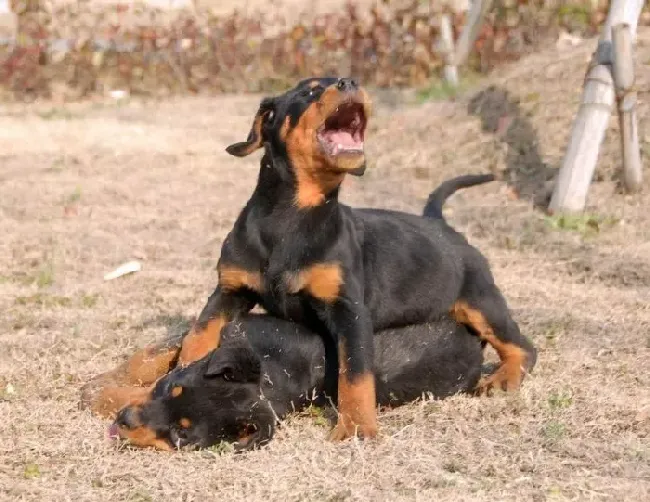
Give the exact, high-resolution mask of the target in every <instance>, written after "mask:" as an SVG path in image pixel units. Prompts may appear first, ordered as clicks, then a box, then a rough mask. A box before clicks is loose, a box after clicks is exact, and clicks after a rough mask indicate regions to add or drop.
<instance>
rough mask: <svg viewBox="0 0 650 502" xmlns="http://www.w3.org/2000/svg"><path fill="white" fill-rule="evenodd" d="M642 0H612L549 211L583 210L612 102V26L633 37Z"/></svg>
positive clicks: (586, 80)
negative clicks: (627, 30) (625, 29)
mask: <svg viewBox="0 0 650 502" xmlns="http://www.w3.org/2000/svg"><path fill="white" fill-rule="evenodd" d="M643 1H644V0H612V3H611V5H610V9H609V13H608V15H607V21H606V22H605V25H604V27H603V31H602V33H601V37H600V40H599V42H598V48H597V49H596V53H595V54H594V57H593V59H592V63H591V68H590V69H589V71H588V73H587V77H586V79H585V85H584V89H583V94H582V104H581V105H580V109H579V110H578V114H577V116H576V118H575V121H574V123H573V129H572V131H571V137H570V139H569V145H568V147H567V152H566V154H565V156H564V160H563V161H562V166H561V167H560V172H559V175H558V179H557V183H556V184H555V189H554V191H553V196H552V197H551V202H550V204H549V208H548V209H549V211H550V212H561V211H565V212H578V211H582V210H584V208H585V205H586V201H587V192H588V190H589V185H590V184H591V180H592V178H593V175H594V171H595V170H596V163H597V162H598V153H599V150H600V145H601V143H602V141H603V138H604V137H605V131H606V130H607V125H608V123H609V119H610V116H611V108H612V105H613V103H614V84H613V79H612V74H611V70H610V64H611V60H612V50H611V45H612V42H611V40H612V29H611V28H612V26H616V25H617V24H620V23H623V24H628V25H629V26H630V33H631V34H632V35H634V34H636V26H637V24H638V22H639V16H640V15H641V10H642V8H643Z"/></svg>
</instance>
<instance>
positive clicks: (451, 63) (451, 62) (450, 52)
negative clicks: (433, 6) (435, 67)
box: [440, 12, 458, 87]
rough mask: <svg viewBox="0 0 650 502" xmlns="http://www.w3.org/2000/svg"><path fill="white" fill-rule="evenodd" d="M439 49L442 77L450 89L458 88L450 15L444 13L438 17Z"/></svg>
mask: <svg viewBox="0 0 650 502" xmlns="http://www.w3.org/2000/svg"><path fill="white" fill-rule="evenodd" d="M440 49H441V52H442V55H443V59H444V62H445V68H444V77H445V82H447V83H448V84H449V85H451V86H452V87H458V69H457V68H456V62H455V53H454V30H453V26H452V23H451V15H450V14H449V13H446V12H445V13H444V14H442V15H441V16H440Z"/></svg>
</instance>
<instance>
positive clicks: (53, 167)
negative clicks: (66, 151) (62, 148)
mask: <svg viewBox="0 0 650 502" xmlns="http://www.w3.org/2000/svg"><path fill="white" fill-rule="evenodd" d="M65 165H66V163H65V157H63V156H61V157H56V158H54V160H52V164H50V167H48V168H47V169H45V170H46V171H48V172H52V173H60V172H61V171H63V169H64V168H65Z"/></svg>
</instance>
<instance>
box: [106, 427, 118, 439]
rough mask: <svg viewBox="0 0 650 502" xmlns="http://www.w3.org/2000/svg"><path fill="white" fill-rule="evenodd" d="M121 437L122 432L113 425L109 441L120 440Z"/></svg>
mask: <svg viewBox="0 0 650 502" xmlns="http://www.w3.org/2000/svg"><path fill="white" fill-rule="evenodd" d="M119 437H120V432H119V430H118V428H117V425H115V424H111V426H110V427H109V428H108V439H119Z"/></svg>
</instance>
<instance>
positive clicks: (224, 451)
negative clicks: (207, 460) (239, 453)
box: [207, 441, 235, 455]
mask: <svg viewBox="0 0 650 502" xmlns="http://www.w3.org/2000/svg"><path fill="white" fill-rule="evenodd" d="M207 450H208V451H211V452H213V453H216V454H217V455H228V454H231V453H234V451H235V447H234V446H233V444H232V443H227V442H226V441H221V442H219V443H217V444H214V445H212V446H210V447H209V448H207Z"/></svg>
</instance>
